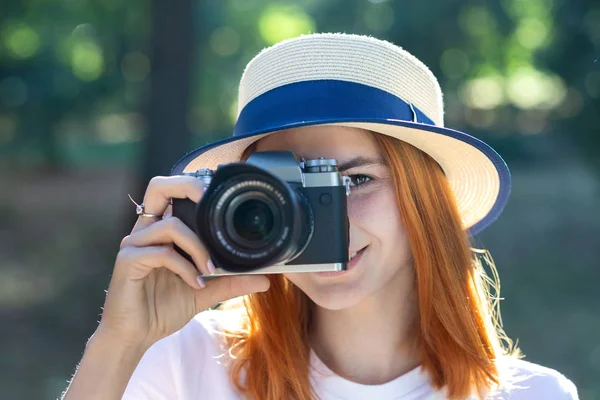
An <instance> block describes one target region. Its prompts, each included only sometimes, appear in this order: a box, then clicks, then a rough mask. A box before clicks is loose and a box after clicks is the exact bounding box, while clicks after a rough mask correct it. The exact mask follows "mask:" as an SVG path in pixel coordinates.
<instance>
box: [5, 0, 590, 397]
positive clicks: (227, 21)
mask: <svg viewBox="0 0 600 400" xmlns="http://www.w3.org/2000/svg"><path fill="white" fill-rule="evenodd" d="M325 31H328V32H347V33H361V34H370V35H373V36H376V37H378V38H382V39H387V40H390V41H393V42H394V43H396V44H398V45H400V46H402V47H404V48H405V49H407V50H408V51H410V52H411V53H413V54H415V55H416V56H417V57H418V58H419V59H421V60H422V61H424V62H425V63H426V64H427V65H428V66H429V67H430V68H431V69H432V70H433V72H434V74H435V75H436V76H437V77H438V78H439V80H440V82H441V85H442V88H443V90H444V93H445V107H446V114H445V115H446V125H447V126H450V127H452V128H455V129H460V130H464V131H466V132H469V133H471V134H473V135H475V136H477V137H480V138H482V139H483V140H485V141H487V142H488V143H490V144H491V145H492V146H493V147H495V148H496V149H497V150H498V152H499V153H500V154H501V155H502V156H503V157H504V158H505V160H506V161H507V163H508V164H509V167H510V168H511V171H512V174H513V179H514V187H513V191H512V194H511V199H510V201H509V203H508V205H507V207H506V209H505V212H504V214H503V215H502V216H501V218H500V219H499V220H498V221H497V222H496V223H494V224H493V225H492V226H491V227H490V228H488V229H487V230H486V231H485V232H483V233H482V234H481V235H479V237H478V238H477V239H478V242H479V243H480V244H481V246H483V247H485V248H487V249H489V250H490V251H491V253H492V255H493V256H494V258H495V261H496V263H497V266H498V269H499V271H500V276H501V279H502V295H503V297H504V298H505V300H504V301H503V302H502V311H503V319H504V325H505V328H506V330H507V332H508V334H509V335H510V336H511V337H512V338H513V339H515V340H517V339H518V343H519V345H520V346H521V348H522V350H523V351H524V353H525V354H526V355H527V359H528V360H530V361H533V362H538V363H542V364H544V365H547V366H549V367H552V368H556V369H558V370H559V371H561V372H563V373H564V374H565V375H567V376H568V377H569V378H571V379H572V380H573V381H574V382H575V383H576V385H577V386H578V388H579V391H580V396H581V398H582V399H600V313H599V311H600V294H599V293H600V292H599V290H598V287H599V284H600V261H599V260H600V257H599V256H600V250H599V248H600V181H599V179H600V155H598V152H599V151H600V60H599V59H600V3H599V2H598V1H597V0H568V1H567V0H501V1H498V2H484V1H475V0H463V1H457V0H426V1H419V2H401V1H392V0H387V1H386V0H369V1H367V0H344V1H342V0H320V1H317V0H296V1H265V0H213V1H206V0H198V1H191V0H177V1H170V2H167V1H161V0H149V1H143V0H129V1H118V0H94V1H83V0H18V1H3V2H2V3H1V5H0V267H1V269H0V327H1V329H0V354H1V356H0V397H1V398H7V399H17V398H18V399H42V398H56V397H57V396H59V394H60V393H61V391H62V390H63V389H64V388H65V386H66V382H67V380H68V379H69V377H70V376H71V374H72V373H73V371H74V367H75V365H76V364H77V362H78V361H79V359H80V357H81V354H82V351H83V349H84V345H85V341H86V339H87V338H88V337H89V335H91V333H92V332H93V331H94V328H95V326H96V324H97V321H98V319H99V315H100V312H101V306H102V303H103V300H104V295H105V293H104V290H105V288H106V287H107V284H108V281H109V275H110V272H111V269H112V266H113V262H114V257H115V255H116V253H117V251H118V245H119V242H120V240H121V238H122V237H123V236H124V235H126V234H127V233H128V230H129V229H130V227H131V224H132V222H133V220H134V208H133V206H132V204H131V203H130V202H129V200H128V198H127V194H128V193H131V194H132V195H133V196H134V198H137V199H141V198H142V193H143V189H144V187H145V185H146V184H147V182H148V180H149V179H150V177H152V176H154V175H165V174H168V172H169V169H170V167H171V165H172V164H174V162H175V161H176V160H177V159H178V158H179V157H180V156H182V155H183V154H184V153H185V152H186V151H188V150H190V149H192V148H193V147H195V146H197V145H200V144H204V143H207V142H210V141H213V140H215V139H217V138H221V137H224V136H228V135H229V134H230V132H231V130H232V123H233V118H234V117H235V109H236V90H237V85H238V82H239V78H240V76H241V73H242V71H243V68H244V66H245V64H246V63H247V62H248V61H249V60H250V59H251V58H252V57H253V56H254V55H255V54H256V53H257V52H258V51H260V50H261V49H262V48H263V47H265V46H267V45H271V44H273V43H276V42H278V41H280V40H283V39H286V38H288V37H293V36H297V35H299V34H301V33H307V32H325Z"/></svg>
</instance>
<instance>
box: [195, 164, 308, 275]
mask: <svg viewBox="0 0 600 400" xmlns="http://www.w3.org/2000/svg"><path fill="white" fill-rule="evenodd" d="M196 221H197V223H196V226H197V229H198V234H199V235H200V239H201V240H202V241H203V242H204V243H205V244H206V246H207V247H208V248H210V249H211V257H213V261H214V262H216V263H218V264H219V265H220V266H221V268H223V269H226V270H229V271H232V272H239V273H243V272H248V271H250V270H253V269H257V268H261V267H266V266H269V265H274V264H278V263H286V262H289V261H290V260H293V259H294V258H295V257H296V256H298V255H299V254H300V253H302V251H303V250H304V248H306V245H307V244H308V242H309V239H310V237H311V235H312V232H313V220H312V210H311V208H310V205H309V204H308V201H307V200H306V199H305V198H304V196H303V195H302V194H301V193H300V192H299V191H297V190H295V189H294V187H293V186H292V185H290V184H288V183H287V182H284V181H282V180H281V179H279V178H278V177H275V176H274V175H272V174H270V173H269V172H267V171H265V170H263V169H260V168H257V167H256V166H252V165H249V164H229V165H225V166H222V167H219V169H218V170H217V172H216V174H215V176H214V177H213V180H212V182H211V185H210V187H209V189H208V190H207V192H206V193H205V194H204V196H203V198H202V201H201V202H200V203H199V204H198V208H197V210H196Z"/></svg>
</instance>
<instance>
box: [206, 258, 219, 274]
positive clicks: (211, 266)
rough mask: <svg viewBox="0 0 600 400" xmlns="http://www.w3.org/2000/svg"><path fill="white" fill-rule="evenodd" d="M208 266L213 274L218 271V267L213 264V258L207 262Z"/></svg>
mask: <svg viewBox="0 0 600 400" xmlns="http://www.w3.org/2000/svg"><path fill="white" fill-rule="evenodd" d="M206 266H207V267H208V271H209V272H210V273H211V274H215V273H216V272H217V269H216V268H215V264H213V262H212V260H211V259H209V260H208V262H207V263H206Z"/></svg>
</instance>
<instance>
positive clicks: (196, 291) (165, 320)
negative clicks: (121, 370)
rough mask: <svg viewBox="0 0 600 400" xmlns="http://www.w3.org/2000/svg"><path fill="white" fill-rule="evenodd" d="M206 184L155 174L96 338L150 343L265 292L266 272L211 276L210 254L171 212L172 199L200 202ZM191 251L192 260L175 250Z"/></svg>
mask: <svg viewBox="0 0 600 400" xmlns="http://www.w3.org/2000/svg"><path fill="white" fill-rule="evenodd" d="M203 193H204V183H203V182H202V181H201V180H199V179H196V178H193V177H189V176H173V177H155V178H153V179H152V180H151V181H150V184H149V185H148V188H147V190H146V194H145V196H144V205H145V212H146V213H148V214H155V215H163V218H162V219H160V218H153V217H144V216H140V218H139V219H138V221H137V223H136V224H135V226H134V228H133V231H132V232H131V234H130V235H129V236H127V237H125V238H124V239H123V241H122V243H121V250H120V251H119V253H118V254H117V259H116V263H115V267H114V271H113V275H112V279H111V282H110V286H109V288H108V294H107V297H106V302H105V305H104V312H103V314H102V320H101V322H100V325H99V327H98V330H97V331H96V334H95V335H97V336H101V337H104V338H109V340H110V341H118V342H119V343H123V344H127V345H134V346H143V347H149V346H151V345H152V344H153V343H154V342H156V341H158V340H160V339H162V338H163V337H165V336H168V335H170V334H171V333H173V332H175V331H177V330H179V329H181V328H182V327H183V326H184V325H185V324H186V323H187V322H189V321H190V320H191V319H192V318H193V317H194V316H195V315H196V314H198V313H199V312H201V311H203V310H205V309H207V308H209V307H211V306H213V305H215V304H216V303H218V302H221V301H225V300H227V299H230V298H233V297H238V296H242V295H245V294H248V293H253V292H262V291H266V290H267V289H268V287H269V281H268V279H267V278H266V277H265V276H260V275H253V276H251V275H247V276H231V277H220V278H215V279H211V280H209V281H207V282H206V283H204V282H203V280H202V278H200V279H197V278H198V277H199V275H200V274H210V272H211V271H209V267H208V261H209V257H208V252H207V251H206V249H205V248H204V246H203V245H202V243H201V242H200V240H199V239H198V237H197V235H196V234H195V233H194V232H193V231H192V230H190V229H189V228H188V227H187V226H186V225H185V224H184V223H183V222H182V221H181V220H179V219H178V218H175V217H173V216H171V215H170V206H169V204H170V200H171V198H189V199H190V200H192V201H194V202H199V201H200V198H201V197H202V194H203ZM173 244H176V245H177V246H178V247H180V248H181V249H182V250H183V251H185V252H186V253H187V254H189V255H190V256H191V257H192V259H193V261H194V264H195V265H196V267H197V268H198V269H196V267H195V266H194V264H192V263H190V262H189V261H188V260H186V259H185V258H184V257H183V256H181V255H180V254H179V253H177V251H175V249H174V248H173Z"/></svg>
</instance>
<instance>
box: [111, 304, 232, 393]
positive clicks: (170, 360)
mask: <svg viewBox="0 0 600 400" xmlns="http://www.w3.org/2000/svg"><path fill="white" fill-rule="evenodd" d="M228 319H231V316H230V315H228V312H225V311H217V310H208V311H204V312H202V313H200V314H198V315H197V316H196V317H194V318H193V319H192V320H191V321H189V322H188V323H187V324H186V325H185V326H184V327H183V328H182V329H181V330H179V331H177V332H175V333H173V334H172V335H170V336H167V337H165V338H163V339H161V340H159V341H158V342H156V343H155V344H154V345H153V346H151V347H150V348H149V349H148V351H146V353H145V354H144V356H143V357H142V359H141V361H140V363H139V364H138V366H137V368H136V370H135V371H134V373H133V375H132V377H131V379H130V381H129V384H128V387H127V390H126V392H125V396H124V397H123V398H124V399H163V398H164V399H171V398H179V397H184V398H186V397H187V396H189V397H199V396H200V397H202V396H204V397H206V396H217V395H219V396H221V397H220V398H223V399H229V398H234V397H232V396H233V393H232V392H231V389H232V388H231V386H230V385H229V383H228V370H227V364H228V363H227V357H226V355H228V354H229V352H228V350H227V348H226V345H225V340H224V336H223V329H224V328H225V327H226V326H227V323H228V322H227V321H228ZM207 383H208V384H207ZM208 388H210V390H209V389H208ZM207 390H209V392H210V393H208V392H207ZM209 398H213V397H209Z"/></svg>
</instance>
